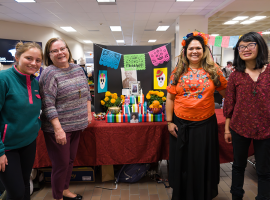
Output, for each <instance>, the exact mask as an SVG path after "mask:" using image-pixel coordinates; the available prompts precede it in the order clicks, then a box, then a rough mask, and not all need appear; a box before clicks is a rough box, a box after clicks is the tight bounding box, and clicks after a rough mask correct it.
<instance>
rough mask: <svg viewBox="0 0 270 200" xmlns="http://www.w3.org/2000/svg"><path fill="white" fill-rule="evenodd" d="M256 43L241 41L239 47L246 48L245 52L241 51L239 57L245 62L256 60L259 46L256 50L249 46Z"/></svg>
mask: <svg viewBox="0 0 270 200" xmlns="http://www.w3.org/2000/svg"><path fill="white" fill-rule="evenodd" d="M254 43H256V42H243V41H241V42H240V43H239V47H246V46H247V47H246V48H245V49H244V50H243V51H239V56H240V58H241V59H242V60H243V61H252V60H256V58H257V55H258V45H256V46H255V48H251V47H249V46H252V45H249V44H254Z"/></svg>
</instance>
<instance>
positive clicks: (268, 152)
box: [231, 129, 270, 200]
mask: <svg viewBox="0 0 270 200" xmlns="http://www.w3.org/2000/svg"><path fill="white" fill-rule="evenodd" d="M231 134H232V144H233V156H234V161H233V165H232V186H231V193H232V197H233V198H232V200H242V198H243V195H244V193H245V191H244V190H243V184H244V173H245V168H246V166H247V158H248V149H249V145H250V142H251V140H252V139H250V138H245V137H243V136H240V135H239V134H237V133H236V132H235V131H233V130H232V129H231ZM253 146H254V152H255V153H254V154H255V159H256V173H257V176H258V195H257V197H256V200H270V139H264V140H254V139H253Z"/></svg>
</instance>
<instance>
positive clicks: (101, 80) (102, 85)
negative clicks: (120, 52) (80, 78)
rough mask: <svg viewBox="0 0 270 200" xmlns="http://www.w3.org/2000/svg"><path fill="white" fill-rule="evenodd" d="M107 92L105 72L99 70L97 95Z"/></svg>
mask: <svg viewBox="0 0 270 200" xmlns="http://www.w3.org/2000/svg"><path fill="white" fill-rule="evenodd" d="M107 91H108V76H107V70H99V72H98V93H102V92H107Z"/></svg>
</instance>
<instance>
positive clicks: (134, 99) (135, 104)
mask: <svg viewBox="0 0 270 200" xmlns="http://www.w3.org/2000/svg"><path fill="white" fill-rule="evenodd" d="M134 104H135V105H136V96H134Z"/></svg>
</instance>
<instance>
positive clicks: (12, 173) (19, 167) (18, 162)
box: [0, 140, 36, 200]
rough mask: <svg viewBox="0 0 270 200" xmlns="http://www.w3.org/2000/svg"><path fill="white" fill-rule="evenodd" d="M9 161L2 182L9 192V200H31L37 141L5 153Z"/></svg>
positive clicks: (0, 177) (1, 176)
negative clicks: (31, 181) (32, 172)
mask: <svg viewBox="0 0 270 200" xmlns="http://www.w3.org/2000/svg"><path fill="white" fill-rule="evenodd" d="M5 154H6V156H7V160H8V165H6V170H5V172H2V171H1V172H0V180H1V181H2V183H3V185H4V186H5V188H6V191H7V200H9V199H14V200H15V199H16V200H30V183H29V179H30V174H31V171H32V167H33V164H34V160H35V154H36V140H35V141H34V142H32V143H31V144H29V145H28V146H25V147H22V148H20V149H14V150H10V151H6V152H5Z"/></svg>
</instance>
